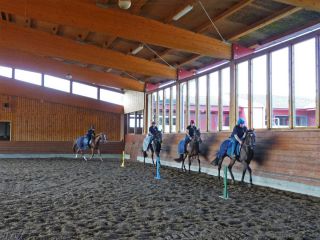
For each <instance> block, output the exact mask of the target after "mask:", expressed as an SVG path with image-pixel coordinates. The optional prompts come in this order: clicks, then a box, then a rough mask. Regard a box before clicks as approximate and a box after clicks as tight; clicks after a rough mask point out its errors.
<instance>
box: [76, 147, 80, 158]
mask: <svg viewBox="0 0 320 240" xmlns="http://www.w3.org/2000/svg"><path fill="white" fill-rule="evenodd" d="M78 152H79V148H78V149H77V151H76V157H75V158H78Z"/></svg>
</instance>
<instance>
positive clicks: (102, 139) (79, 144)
mask: <svg viewBox="0 0 320 240" xmlns="http://www.w3.org/2000/svg"><path fill="white" fill-rule="evenodd" d="M84 138H85V137H79V138H77V139H76V140H75V141H74V143H73V147H72V149H73V152H74V153H75V154H76V158H77V157H78V152H80V153H81V156H82V157H83V159H84V160H86V161H87V158H86V156H84V154H83V151H84V150H86V146H85V145H84V143H83V140H84ZM106 142H107V136H106V134H104V133H99V134H97V135H96V136H95V137H93V138H92V141H91V143H90V149H91V157H90V159H89V160H91V159H92V158H93V156H94V151H95V150H97V152H98V154H99V157H100V160H101V162H102V161H103V160H102V157H101V152H100V148H99V147H100V143H106Z"/></svg>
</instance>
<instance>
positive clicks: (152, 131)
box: [149, 121, 159, 145]
mask: <svg viewBox="0 0 320 240" xmlns="http://www.w3.org/2000/svg"><path fill="white" fill-rule="evenodd" d="M158 131H159V130H158V127H157V125H156V122H155V121H152V123H151V126H150V127H149V135H150V136H152V137H151V138H150V142H149V145H150V143H151V142H152V140H153V138H154V137H155V135H156V134H157V133H158Z"/></svg>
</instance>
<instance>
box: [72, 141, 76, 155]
mask: <svg viewBox="0 0 320 240" xmlns="http://www.w3.org/2000/svg"><path fill="white" fill-rule="evenodd" d="M76 146H77V141H74V143H73V146H72V150H73V153H76Z"/></svg>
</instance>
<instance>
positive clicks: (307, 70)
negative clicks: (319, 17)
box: [293, 38, 316, 127]
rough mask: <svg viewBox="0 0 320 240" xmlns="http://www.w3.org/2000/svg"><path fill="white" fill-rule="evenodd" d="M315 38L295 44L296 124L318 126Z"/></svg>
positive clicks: (299, 125)
mask: <svg viewBox="0 0 320 240" xmlns="http://www.w3.org/2000/svg"><path fill="white" fill-rule="evenodd" d="M315 43H316V41H315V39H314V38H312V39H310V40H307V41H304V42H301V43H298V44H295V45H294V46H293V51H294V55H293V56H294V59H293V62H294V67H293V73H294V75H293V76H294V77H293V79H294V88H295V126H297V127H309V126H316V51H315V49H316V48H315Z"/></svg>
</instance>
